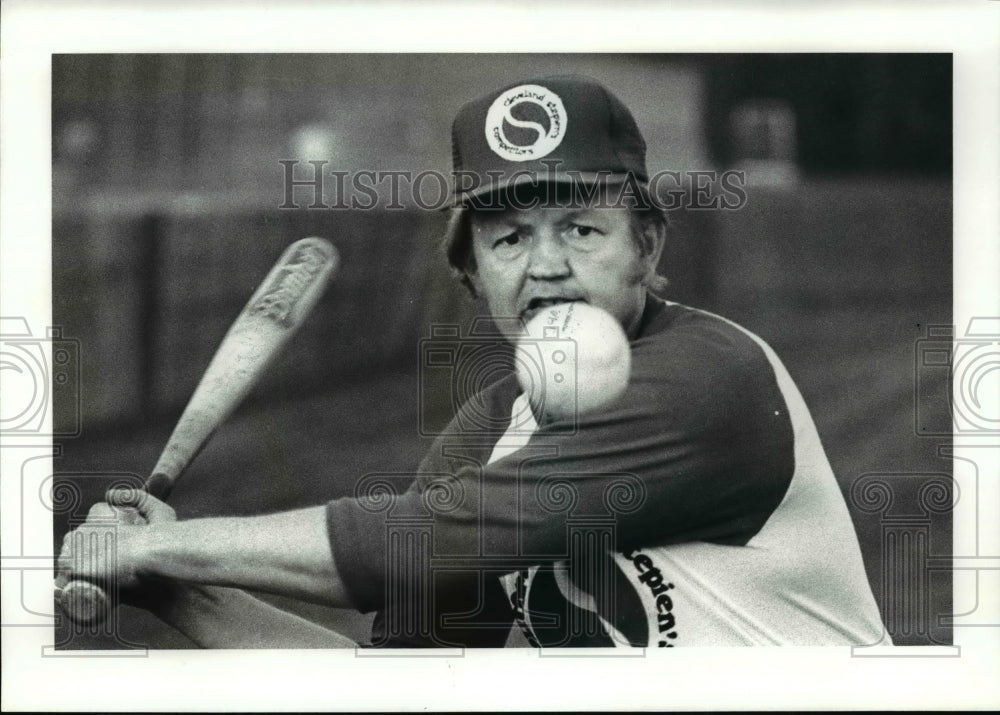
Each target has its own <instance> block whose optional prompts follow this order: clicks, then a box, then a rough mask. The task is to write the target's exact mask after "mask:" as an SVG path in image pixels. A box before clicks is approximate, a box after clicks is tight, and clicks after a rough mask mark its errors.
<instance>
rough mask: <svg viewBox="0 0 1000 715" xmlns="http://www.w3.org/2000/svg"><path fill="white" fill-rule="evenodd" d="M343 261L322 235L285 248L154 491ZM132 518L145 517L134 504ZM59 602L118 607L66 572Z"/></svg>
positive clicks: (161, 467)
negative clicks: (69, 578)
mask: <svg viewBox="0 0 1000 715" xmlns="http://www.w3.org/2000/svg"><path fill="white" fill-rule="evenodd" d="M338 262H339V257H338V254H337V250H336V249H335V248H334V247H333V246H332V245H331V244H330V243H329V242H328V241H326V240H325V239H322V238H303V239H301V240H299V241H296V242H295V243H293V244H292V245H291V246H289V247H288V248H287V249H286V250H285V252H284V253H283V254H282V255H281V258H279V259H278V262H277V263H276V264H275V265H274V267H273V268H272V269H271V271H270V272H269V273H268V274H267V277H265V278H264V280H263V281H262V282H261V284H260V286H259V287H258V288H257V290H256V292H254V294H253V296H252V297H251V298H250V300H249V301H248V302H247V304H246V307H244V308H243V311H242V312H241V313H240V314H239V315H238V316H237V318H236V320H235V321H233V324H232V326H230V328H229V331H228V332H227V333H226V335H225V337H223V339H222V342H221V343H220V344H219V347H218V349H217V350H216V352H215V355H214V356H213V357H212V361H211V362H210V363H209V365H208V368H206V370H205V373H204V375H202V378H201V381H200V382H199V383H198V386H197V387H196V388H195V391H194V393H193V394H192V395H191V399H190V400H189V401H188V404H187V406H186V407H185V408H184V412H183V413H182V414H181V417H180V420H179V421H178V422H177V425H176V426H175V427H174V431H173V433H172V434H171V435H170V439H169V440H168V441H167V444H166V447H164V449H163V452H162V453H161V454H160V458H159V460H158V461H157V463H156V466H155V467H154V468H153V471H152V473H151V474H150V476H149V478H148V479H147V480H146V482H145V484H144V489H145V491H146V492H147V493H149V494H151V495H152V496H154V497H156V498H157V499H161V500H164V499H166V498H167V497H168V496H169V494H170V491H171V489H172V488H173V486H174V483H175V482H176V481H177V479H178V478H179V477H180V476H181V474H182V473H183V472H184V470H185V469H186V468H187V466H188V465H189V464H190V463H191V461H192V460H193V459H194V458H195V456H196V455H197V454H198V452H199V451H200V450H201V448H202V447H204V446H205V444H207V443H208V441H209V439H210V438H211V436H212V434H213V433H214V432H215V430H216V428H217V427H218V426H219V425H220V424H222V422H223V421H225V420H226V419H227V418H228V417H229V416H230V415H231V414H232V412H233V410H235V409H236V407H237V405H239V403H240V402H242V400H243V398H245V397H246V396H247V394H248V393H249V392H250V390H251V389H253V387H254V385H256V384H257V382H258V380H259V379H260V377H261V375H263V374H264V371H265V370H266V369H267V367H268V365H269V364H270V363H271V361H272V360H273V359H274V357H275V356H276V355H277V354H278V353H279V352H280V351H281V349H282V347H284V345H285V343H287V342H288V340H289V339H290V338H291V337H292V335H294V334H295V332H296V331H297V330H298V328H299V327H300V326H301V325H302V322H303V321H304V320H305V318H306V316H307V315H308V314H309V312H310V311H311V310H312V309H313V307H314V306H315V305H316V303H317V301H318V300H319V298H320V296H321V295H322V294H323V290H324V289H325V288H326V284H327V283H328V281H329V279H330V277H331V276H332V274H333V272H334V270H336V268H337V264H338ZM130 514H131V516H130ZM124 518H125V519H126V520H131V523H141V522H143V519H142V517H141V516H140V515H139V513H138V512H137V511H135V510H134V509H133V510H130V512H126V514H125V517H124ZM56 603H57V604H58V605H59V607H60V608H61V609H62V610H63V612H65V613H66V615H67V616H68V617H69V618H70V620H72V621H73V622H74V623H78V624H84V625H89V624H95V623H100V622H101V621H102V620H104V618H105V617H106V616H107V614H108V612H109V610H110V608H111V604H110V601H109V598H108V595H107V593H106V592H105V590H104V589H102V588H101V587H100V586H99V585H98V584H95V583H91V582H90V581H82V580H77V581H68V579H67V578H66V577H65V576H63V575H61V574H60V575H59V576H57V578H56Z"/></svg>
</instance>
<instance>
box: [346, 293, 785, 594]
mask: <svg viewBox="0 0 1000 715" xmlns="http://www.w3.org/2000/svg"><path fill="white" fill-rule="evenodd" d="M631 354H632V374H631V377H630V380H629V384H628V387H627V388H626V390H625V392H624V394H623V395H622V396H621V397H620V398H618V399H617V400H615V401H614V402H613V403H612V404H610V405H608V406H607V408H606V409H604V410H602V411H600V412H596V413H594V414H589V415H584V416H581V417H579V418H578V419H576V420H575V421H563V422H555V423H551V424H546V425H544V426H542V427H540V428H539V429H538V430H537V431H536V432H535V433H534V434H532V435H531V437H530V439H529V440H528V442H527V444H526V445H525V446H524V447H522V448H521V449H519V450H517V451H515V452H514V453H512V454H509V455H508V456H505V457H503V458H501V459H499V460H497V461H495V462H493V463H489V464H488V461H489V455H490V452H491V450H492V445H493V443H495V442H496V439H497V437H498V436H499V435H492V436H491V435H485V436H484V435H480V436H478V437H475V438H469V437H468V435H467V434H466V433H465V425H463V424H462V422H463V414H462V413H461V412H460V413H459V415H458V416H457V417H456V419H455V420H453V421H452V423H451V425H450V426H449V428H448V429H446V430H445V433H444V434H443V435H442V436H441V437H439V438H438V439H437V440H436V441H435V443H434V445H433V446H432V449H431V450H430V452H429V453H428V455H427V456H426V457H425V459H424V461H423V463H422V464H421V468H420V470H419V471H420V475H419V476H418V477H417V479H416V481H415V482H414V484H413V485H412V486H411V487H410V488H409V489H408V490H407V491H406V492H405V493H404V494H402V495H399V496H398V497H396V498H395V500H394V501H393V504H392V510H393V514H391V515H388V514H387V510H386V509H374V508H372V505H371V504H365V503H364V502H363V500H356V499H338V500H335V501H332V502H330V503H329V505H328V509H327V514H328V527H329V535H330V540H331V545H332V549H333V554H334V559H335V561H336V564H337V568H338V571H339V573H340V575H341V578H342V579H343V581H344V584H345V587H346V589H347V591H348V593H349V594H350V596H351V599H352V602H353V604H354V605H355V607H357V608H358V609H360V610H362V611H370V610H375V609H381V608H384V607H385V599H386V593H387V573H388V572H389V569H390V567H391V566H390V556H389V551H390V543H389V533H390V529H389V526H390V523H389V522H390V521H391V520H393V519H395V520H397V521H399V520H403V521H405V519H406V518H413V517H417V516H419V517H420V518H423V519H424V520H429V522H430V523H431V524H432V528H431V529H430V531H429V533H430V534H431V553H432V554H433V555H434V556H435V557H442V558H444V559H450V560H451V561H453V562H454V563H455V564H459V565H460V564H465V565H466V566H467V567H468V569H470V570H475V569H476V568H487V567H488V568H490V569H498V570H499V571H503V570H508V571H510V570H514V569H515V568H516V566H515V564H519V563H524V562H525V561H532V562H537V563H545V562H552V561H556V560H559V559H564V558H566V555H567V551H568V545H567V534H568V533H569V526H570V525H571V523H578V522H580V520H586V519H598V520H600V519H607V518H609V517H610V518H613V520H614V523H615V526H616V528H615V539H616V543H615V544H613V545H612V548H613V549H614V550H621V551H625V550H629V549H634V548H640V547H650V546H665V545H669V544H677V543H685V542H695V541H697V542H706V543H710V544H723V545H744V544H746V543H747V542H748V541H749V540H750V539H751V538H753V536H754V535H755V534H756V533H758V531H759V530H760V529H761V528H762V527H763V525H764V523H765V522H766V521H767V519H768V518H769V517H770V515H771V514H772V513H773V512H774V511H775V509H776V508H777V506H778V504H779V503H780V502H781V500H782V498H783V496H784V495H785V493H786V491H787V489H788V486H789V483H790V481H791V478H792V475H793V473H794V471H795V457H794V436H793V430H792V424H791V421H790V418H789V414H788V409H787V406H786V404H785V399H784V397H783V395H782V392H781V389H780V388H779V386H778V384H777V380H776V377H775V373H774V369H773V368H772V366H771V364H770V362H769V360H768V358H767V356H766V355H765V353H764V352H763V350H762V348H761V346H760V345H759V344H758V342H757V341H755V340H754V339H753V337H752V336H750V335H749V334H747V333H746V332H745V331H742V330H741V329H739V328H737V327H736V326H734V325H732V324H731V323H728V322H727V321H724V320H722V319H719V318H717V317H716V316H712V315H710V314H707V313H703V312H701V311H697V310H693V309H690V308H687V307H685V306H680V305H676V304H670V303H664V302H662V301H659V300H656V299H652V298H651V299H650V300H649V301H648V302H647V307H646V310H645V312H644V316H643V323H642V327H641V330H640V334H639V337H638V338H637V339H635V340H634V341H633V342H632V344H631ZM580 379H585V376H580ZM517 392H518V390H517V386H516V382H515V381H513V379H506V380H503V381H501V382H499V383H497V384H495V385H494V386H492V387H491V388H490V389H489V390H488V391H487V392H485V393H484V394H483V395H481V396H480V398H479V405H478V408H477V409H480V410H481V409H484V408H485V409H486V410H488V411H489V412H490V413H492V414H493V416H494V417H495V418H496V419H497V420H498V421H499V422H500V423H503V418H504V416H506V419H507V421H508V422H509V420H510V410H511V405H512V404H513V402H514V398H515V397H516V395H517ZM465 417H468V415H465ZM501 431H502V430H501ZM434 491H436V492H438V494H437V497H438V499H437V507H440V508H436V507H435V500H434V499H429V498H428V496H429V492H434ZM446 571H447V570H446ZM461 571H462V569H461V568H456V569H455V573H456V578H458V576H457V574H459V573H460V572H461ZM466 575H468V571H467V572H466ZM400 577H402V578H407V576H406V575H402V576H396V578H400ZM412 577H413V578H418V576H417V575H416V574H414V575H413V576H412ZM443 578H444V580H443V581H441V582H438V583H437V587H438V588H444V589H447V587H448V584H447V574H446V573H445V575H444V577H443Z"/></svg>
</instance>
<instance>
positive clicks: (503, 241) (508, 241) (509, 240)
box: [493, 233, 521, 248]
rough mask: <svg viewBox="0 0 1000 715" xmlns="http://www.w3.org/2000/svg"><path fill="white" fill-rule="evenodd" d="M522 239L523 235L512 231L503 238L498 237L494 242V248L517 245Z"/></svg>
mask: <svg viewBox="0 0 1000 715" xmlns="http://www.w3.org/2000/svg"><path fill="white" fill-rule="evenodd" d="M520 240H521V237H520V236H518V235H517V234H516V233H511V234H508V235H506V236H503V237H502V238H498V239H497V240H496V241H494V242H493V248H507V247H509V246H516V245H517V244H518V242H519V241H520Z"/></svg>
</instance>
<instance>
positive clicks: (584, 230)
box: [569, 223, 597, 238]
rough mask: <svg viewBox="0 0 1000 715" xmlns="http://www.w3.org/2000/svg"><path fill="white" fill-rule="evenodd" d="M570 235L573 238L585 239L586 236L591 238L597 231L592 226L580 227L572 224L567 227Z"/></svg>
mask: <svg viewBox="0 0 1000 715" xmlns="http://www.w3.org/2000/svg"><path fill="white" fill-rule="evenodd" d="M569 230H570V235H572V236H573V237H574V238H586V237H587V236H592V235H593V234H595V233H596V232H597V229H596V228H594V227H593V226H581V225H580V224H578V223H574V224H572V225H570V227H569Z"/></svg>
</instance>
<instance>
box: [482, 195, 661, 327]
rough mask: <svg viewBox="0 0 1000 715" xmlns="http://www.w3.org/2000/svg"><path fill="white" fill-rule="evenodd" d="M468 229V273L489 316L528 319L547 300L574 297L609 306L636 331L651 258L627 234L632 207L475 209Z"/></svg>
mask: <svg viewBox="0 0 1000 715" xmlns="http://www.w3.org/2000/svg"><path fill="white" fill-rule="evenodd" d="M470 226H471V229H472V250H473V255H474V257H475V260H476V271H475V273H473V274H472V275H471V276H470V278H471V279H472V283H473V285H474V287H475V288H476V291H477V292H478V293H479V294H480V295H482V296H483V297H484V298H485V299H486V302H487V303H488V304H489V308H490V312H491V313H492V314H493V316H494V317H520V318H523V319H524V320H525V322H527V321H528V320H530V319H531V318H532V317H533V316H534V315H535V314H536V313H537V312H538V311H539V310H541V309H542V308H544V307H545V306H546V305H550V304H552V303H555V302H565V301H571V300H579V301H583V302H586V303H589V304H590V305H593V306H596V307H598V308H603V309H604V310H606V311H608V312H609V313H610V314H611V315H613V316H614V317H615V318H617V319H618V321H619V322H620V323H621V324H622V327H623V328H624V329H625V332H626V334H627V335H628V336H629V337H634V336H635V334H636V332H637V330H638V327H639V321H640V319H641V317H642V309H643V305H644V304H645V287H644V286H643V284H642V278H643V276H644V275H645V274H646V271H647V269H648V267H649V263H650V261H649V259H646V258H643V257H642V256H641V254H640V251H639V248H638V246H637V245H636V241H635V240H634V239H633V237H632V221H631V211H630V209H628V208H627V207H621V206H619V207H613V208H583V209H580V208H563V207H558V206H539V207H536V208H531V209H513V208H507V209H504V210H502V211H500V210H493V211H486V210H480V211H472V214H471V221H470ZM509 337H513V336H512V335H511V336H509Z"/></svg>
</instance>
